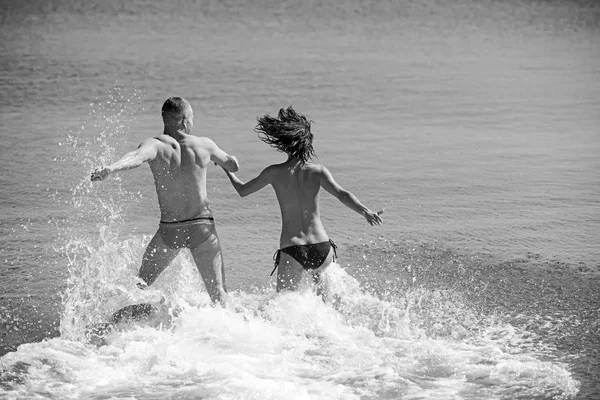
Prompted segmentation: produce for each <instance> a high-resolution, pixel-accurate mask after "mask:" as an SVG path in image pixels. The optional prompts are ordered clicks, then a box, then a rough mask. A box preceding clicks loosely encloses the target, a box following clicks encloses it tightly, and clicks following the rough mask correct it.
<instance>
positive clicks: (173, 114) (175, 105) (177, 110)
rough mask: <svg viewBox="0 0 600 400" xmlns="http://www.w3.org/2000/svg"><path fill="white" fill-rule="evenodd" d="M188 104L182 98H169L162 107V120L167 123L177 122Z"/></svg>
mask: <svg viewBox="0 0 600 400" xmlns="http://www.w3.org/2000/svg"><path fill="white" fill-rule="evenodd" d="M187 107H190V103H188V101H187V100H186V99H184V98H183V97H169V98H168V99H167V101H165V103H164V104H163V106H162V112H161V114H162V118H163V121H164V122H165V123H166V122H167V121H173V120H178V119H179V118H180V117H181V115H182V114H183V112H184V111H185V109H186V108H187Z"/></svg>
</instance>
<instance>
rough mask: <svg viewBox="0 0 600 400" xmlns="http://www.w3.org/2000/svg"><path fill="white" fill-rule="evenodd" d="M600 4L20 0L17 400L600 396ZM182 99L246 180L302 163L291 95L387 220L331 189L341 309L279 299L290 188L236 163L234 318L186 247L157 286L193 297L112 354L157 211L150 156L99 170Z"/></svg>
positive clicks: (6, 121) (12, 177)
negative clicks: (361, 211)
mask: <svg viewBox="0 0 600 400" xmlns="http://www.w3.org/2000/svg"><path fill="white" fill-rule="evenodd" d="M598 21H600V11H599V9H598V6H597V5H596V4H595V3H594V2H585V1H563V2H553V1H532V2H519V1H509V0H504V1H484V2H474V1H467V0H462V1H461V0H457V1H454V2H446V3H443V4H442V3H440V2H434V1H426V2H405V3H402V4H400V3H398V4H397V3H396V2H386V1H381V2H361V1H348V2H344V3H332V4H321V3H319V2H295V1H287V2H283V3H282V2H278V3H269V2H252V3H251V4H250V3H248V4H245V3H243V2H216V1H215V2H210V1H207V2H168V3H159V2H153V1H134V2H128V3H127V4H119V3H118V2H111V1H107V2H71V1H70V2H66V1H64V2H54V3H47V2H42V1H31V0H29V1H22V2H19V3H18V4H2V5H0V34H1V37H2V40H0V89H1V90H0V102H1V106H0V116H1V118H0V127H1V129H0V135H1V137H2V140H3V143H4V146H2V147H0V157H1V158H2V161H3V166H4V168H3V173H2V174H0V184H1V187H2V190H1V191H0V205H1V207H2V216H0V235H1V236H0V237H1V238H2V239H1V240H2V242H1V246H0V260H3V266H2V268H1V269H0V278H1V279H0V281H1V282H2V283H1V285H2V294H0V349H1V351H2V354H4V356H3V357H2V358H1V359H0V371H1V372H0V374H1V375H0V390H2V391H4V392H3V395H4V396H8V397H9V398H10V397H11V396H12V397H16V398H20V397H25V398H26V397H28V396H29V397H31V398H45V397H49V398H65V397H68V396H73V397H74V398H76V397H77V396H79V397H80V398H90V397H91V398H111V396H113V397H117V398H123V397H127V396H137V397H138V398H165V397H169V396H170V397H177V396H179V397H181V398H194V397H202V396H204V397H207V398H244V397H245V398H252V397H253V396H257V397H261V398H282V397H292V398H293V397H294V396H296V397H297V398H303V397H329V398H352V397H353V396H356V397H360V396H362V397H363V398H417V397H419V396H430V397H432V398H452V397H454V398H519V396H520V398H536V397H539V398H547V397H554V398H574V397H578V398H599V396H598V393H599V392H600V387H598V382H599V381H600V367H599V362H600V361H599V360H600V358H599V357H598V353H597V351H598V350H597V349H598V348H599V347H598V345H599V343H598V342H599V339H598V338H599V337H598V334H597V332H598V322H597V321H598V320H599V318H598V317H599V316H598V312H599V311H598V310H600V299H599V294H598V291H597V287H598V278H597V272H598V271H599V266H600V264H599V261H598V260H599V256H600V246H599V245H598V240H597V236H598V232H599V231H600V200H599V199H600V181H599V180H598V177H599V176H600V174H599V172H600V165H599V161H598V160H599V159H600V158H598V154H599V153H600V151H599V150H600V136H599V132H598V126H600V119H599V117H598V115H599V114H598V112H597V110H598V106H599V104H598V99H600V71H599V67H598V66H599V65H600V63H599V61H600V51H599V49H600V43H599V41H600V38H599V29H598V28H599V27H598ZM171 95H182V96H184V97H186V98H188V99H189V100H190V102H191V103H192V105H193V107H194V108H195V111H196V112H195V115H196V121H195V126H194V130H195V133H196V134H199V135H208V136H210V137H212V138H213V139H214V140H215V141H216V142H217V143H218V144H219V145H220V146H221V147H223V148H224V149H225V150H226V151H228V152H230V153H233V154H236V155H237V156H238V157H239V158H240V160H241V162H242V170H241V172H240V176H241V177H242V178H244V179H246V178H250V177H252V176H253V175H254V174H257V173H258V172H259V171H260V170H261V169H262V168H263V167H264V166H265V165H267V164H268V163H272V162H277V161H279V160H281V159H282V156H281V155H279V154H277V153H275V152H274V151H272V150H271V149H269V148H268V147H267V146H265V145H264V144H263V143H261V142H260V141H259V140H257V139H256V136H255V134H254V133H253V132H252V128H253V126H254V123H255V119H256V116H258V115H262V114H264V113H275V112H276V111H277V110H278V108H280V107H283V106H287V105H289V104H293V105H294V106H295V108H296V109H298V110H299V111H301V112H304V113H305V114H306V115H307V116H308V117H309V118H310V119H312V120H313V121H314V125H313V128H314V133H315V148H316V151H317V154H318V156H319V158H318V161H320V162H322V163H324V164H326V165H327V166H328V167H329V168H330V170H331V171H332V172H333V174H334V176H335V177H336V179H337V180H338V181H339V182H340V183H341V184H342V185H343V186H345V187H346V188H348V189H350V190H351V191H353V192H354V193H355V194H356V195H357V196H358V197H359V198H360V199H361V200H362V201H363V202H364V203H365V204H367V205H368V206H369V207H372V208H374V209H379V208H382V207H385V209H386V211H385V214H384V216H385V224H384V226H382V227H380V228H377V229H373V228H371V227H369V226H368V225H367V224H365V223H364V222H363V221H362V220H361V219H360V217H358V216H357V215H355V214H353V213H352V212H351V211H350V210H347V209H344V208H340V207H339V206H338V204H337V203H336V202H335V201H334V200H333V199H332V198H330V197H327V196H323V199H322V212H323V215H324V223H325V225H326V228H327V229H328V232H329V234H330V236H331V237H332V238H333V239H334V240H335V241H336V243H337V244H338V245H339V246H340V260H339V262H340V265H339V268H334V269H333V270H332V274H333V278H332V279H333V280H334V282H336V284H337V285H338V291H339V299H338V300H336V301H333V300H332V301H331V302H329V303H326V304H321V303H319V302H318V301H316V300H315V298H313V297H312V296H310V295H309V294H304V295H290V296H281V297H278V296H275V294H274V289H273V288H272V286H271V285H272V282H271V281H270V279H269V277H268V272H269V271H270V268H269V267H270V264H271V256H272V253H273V251H274V250H275V248H276V246H277V241H278V235H279V231H278V229H279V219H278V218H279V211H278V209H277V206H276V204H275V202H274V200H275V199H274V195H273V193H271V192H269V191H268V190H265V191H263V192H259V193H258V194H256V195H254V196H252V197H250V198H246V199H240V198H239V197H237V195H235V196H234V192H233V190H232V189H231V188H230V186H229V182H228V181H227V179H226V177H225V176H223V175H222V174H220V173H219V171H217V170H216V169H215V170H211V171H210V172H209V175H210V176H209V191H210V194H209V195H210V199H211V203H212V207H213V209H214V211H215V214H216V217H217V224H218V225H217V227H218V230H219V233H220V236H221V240H222V244H223V249H224V253H225V257H226V263H227V278H228V286H229V289H230V291H232V292H233V294H232V298H233V303H234V307H233V308H232V309H231V310H229V309H228V310H219V309H212V308H207V307H204V305H205V303H206V296H205V293H204V290H203V289H200V288H202V285H201V284H200V282H199V281H198V279H197V276H196V275H197V274H196V273H195V270H194V268H193V267H192V264H191V263H190V260H189V258H186V257H185V256H184V257H182V258H181V259H178V260H177V261H176V262H175V264H174V265H173V267H172V268H171V269H169V270H168V271H167V272H166V273H165V276H163V277H161V278H160V279H161V280H160V281H159V282H157V287H156V291H157V292H158V293H160V294H161V295H164V296H166V297H167V298H168V299H169V304H170V305H171V306H173V307H175V306H179V307H182V308H183V309H184V310H185V311H184V313H183V314H182V315H181V316H179V317H177V318H175V319H174V320H172V321H171V320H170V319H169V318H167V317H166V314H164V315H163V317H164V318H166V320H164V321H163V322H164V323H165V324H166V325H164V326H163V329H156V324H155V325H152V324H150V325H142V326H133V327H130V329H128V330H127V331H126V332H121V333H119V334H117V335H116V336H115V337H113V338H112V339H111V342H110V344H109V345H108V346H105V347H102V348H99V349H96V348H94V347H93V346H92V347H90V346H89V345H85V344H84V342H85V340H84V338H83V336H82V332H83V330H84V329H85V325H86V324H87V323H90V322H96V321H100V320H102V319H103V318H105V317H106V316H107V315H108V314H109V313H110V312H111V311H112V310H113V309H114V307H117V306H118V305H120V304H121V303H126V302H127V301H128V299H129V300H131V296H134V297H135V296H136V295H138V294H136V291H135V290H132V288H131V285H130V283H131V282H132V279H133V277H134V276H135V274H136V272H137V268H139V260H140V258H141V254H142V252H143V249H144V245H145V243H147V240H148V238H149V235H152V234H153V233H154V230H155V229H156V224H157V218H158V209H157V206H156V204H155V203H156V201H155V194H154V193H153V189H152V178H151V176H150V173H149V170H148V169H147V168H146V167H143V168H140V169H138V170H134V171H130V172H129V173H123V174H121V175H120V176H119V177H117V178H115V179H111V180H110V181H107V182H103V183H101V184H99V185H91V183H89V182H88V181H87V177H88V175H89V171H90V170H91V169H92V168H93V166H95V165H97V164H99V163H102V162H109V161H112V160H115V159H116V158H118V157H119V156H120V155H121V154H122V153H123V152H124V151H126V150H129V149H133V148H135V146H137V144H138V143H139V142H140V141H141V140H142V139H143V138H145V137H147V136H149V135H155V134H157V133H159V131H160V129H161V121H160V117H159V112H158V110H159V109H160V107H161V105H162V102H163V101H164V99H166V98H167V97H168V96H171ZM198 305H200V306H201V307H199V308H198V307H197V306H198ZM165 312H166V311H165ZM167 320H168V323H167V322H165V321H167ZM155 322H156V321H155ZM42 339H47V340H45V341H43V342H40V341H41V340H42ZM23 343H29V344H26V345H22V346H20V347H18V346H19V345H21V344H23ZM17 347H18V349H17ZM15 350H16V351H15ZM223 388H230V389H223ZM71 391H72V393H74V394H72V395H71V394H69V393H71Z"/></svg>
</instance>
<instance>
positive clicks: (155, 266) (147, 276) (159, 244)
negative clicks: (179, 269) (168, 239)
mask: <svg viewBox="0 0 600 400" xmlns="http://www.w3.org/2000/svg"><path fill="white" fill-rule="evenodd" d="M178 253H179V249H177V250H173V249H171V248H169V247H168V246H167V245H166V244H165V242H163V240H162V237H161V236H160V233H158V232H156V234H155V235H154V237H153V238H152V240H150V243H148V247H146V252H145V253H144V256H143V257H142V266H141V268H140V271H139V272H138V276H139V277H140V278H142V279H143V280H144V282H146V284H147V285H148V286H150V285H152V284H153V283H154V281H155V280H156V278H158V276H159V275H160V274H161V273H162V272H163V271H164V270H165V268H167V266H168V265H169V264H170V263H171V261H173V259H174V258H175V257H176V256H177V254H178Z"/></svg>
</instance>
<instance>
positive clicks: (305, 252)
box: [271, 239, 337, 275]
mask: <svg viewBox="0 0 600 400" xmlns="http://www.w3.org/2000/svg"><path fill="white" fill-rule="evenodd" d="M332 247H333V261H335V259H336V258H337V251H336V250H337V246H336V245H335V243H333V240H331V239H329V240H328V241H327V242H320V243H313V244H303V245H296V246H289V247H284V248H283V249H279V250H277V251H276V252H275V254H274V255H273V260H274V261H275V268H273V271H271V275H273V273H274V272H275V270H276V269H277V266H278V265H279V258H280V256H281V252H282V251H283V252H284V253H286V254H289V255H290V256H292V257H293V258H294V260H296V261H298V263H300V265H302V268H304V269H305V270H307V271H308V270H311V269H317V268H319V267H320V266H322V265H323V263H324V262H325V260H326V259H327V256H328V255H329V250H330V249H331V248H332Z"/></svg>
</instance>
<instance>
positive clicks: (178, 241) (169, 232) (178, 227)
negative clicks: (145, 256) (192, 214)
mask: <svg viewBox="0 0 600 400" xmlns="http://www.w3.org/2000/svg"><path fill="white" fill-rule="evenodd" d="M158 233H159V234H160V237H161V238H162V240H163V242H164V243H165V244H166V245H167V247H169V248H170V249H172V250H177V249H180V248H182V247H187V248H188V249H194V248H196V247H198V246H200V245H201V244H202V243H204V242H205V241H206V239H208V238H209V237H210V236H211V235H213V234H214V233H215V219H214V218H213V217H199V218H194V219H186V220H184V221H176V222H163V221H160V225H159V227H158Z"/></svg>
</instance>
